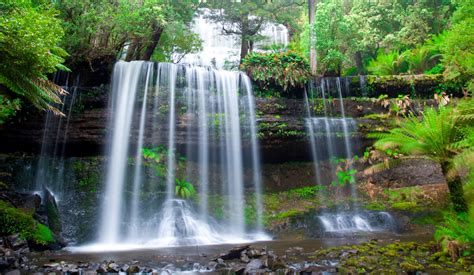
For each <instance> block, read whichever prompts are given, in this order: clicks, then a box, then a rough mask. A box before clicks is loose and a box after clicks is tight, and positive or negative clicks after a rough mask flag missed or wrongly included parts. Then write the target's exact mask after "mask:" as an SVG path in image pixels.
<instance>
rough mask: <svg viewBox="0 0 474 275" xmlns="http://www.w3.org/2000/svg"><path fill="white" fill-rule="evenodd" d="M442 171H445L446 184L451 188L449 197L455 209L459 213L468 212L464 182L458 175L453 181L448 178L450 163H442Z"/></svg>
mask: <svg viewBox="0 0 474 275" xmlns="http://www.w3.org/2000/svg"><path fill="white" fill-rule="evenodd" d="M441 169H442V170H443V175H444V176H445V178H446V182H447V184H448V188H449V196H450V198H451V202H452V203H453V209H454V211H456V212H457V213H461V212H467V210H468V207H467V203H466V199H465V198H464V192H463V189H462V181H461V177H460V176H459V175H456V176H455V177H454V178H453V179H448V178H447V177H446V175H447V173H448V170H449V163H442V164H441Z"/></svg>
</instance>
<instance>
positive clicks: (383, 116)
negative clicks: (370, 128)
mask: <svg viewBox="0 0 474 275" xmlns="http://www.w3.org/2000/svg"><path fill="white" fill-rule="evenodd" d="M388 118H389V115H388V114H375V113H373V114H367V115H365V116H363V117H361V118H360V119H371V120H386V119H388Z"/></svg>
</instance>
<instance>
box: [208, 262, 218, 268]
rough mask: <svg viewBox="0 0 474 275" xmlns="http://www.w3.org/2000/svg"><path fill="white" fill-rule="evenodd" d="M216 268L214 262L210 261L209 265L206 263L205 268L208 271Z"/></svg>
mask: <svg viewBox="0 0 474 275" xmlns="http://www.w3.org/2000/svg"><path fill="white" fill-rule="evenodd" d="M216 267H217V262H215V261H210V262H209V263H207V268H208V269H209V270H215V269H216Z"/></svg>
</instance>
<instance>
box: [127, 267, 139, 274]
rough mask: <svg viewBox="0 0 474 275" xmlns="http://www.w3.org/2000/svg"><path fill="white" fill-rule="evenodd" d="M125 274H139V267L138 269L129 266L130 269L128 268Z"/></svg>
mask: <svg viewBox="0 0 474 275" xmlns="http://www.w3.org/2000/svg"><path fill="white" fill-rule="evenodd" d="M126 272H127V273H138V272H140V267H138V265H131V266H130V267H128V269H127V270H126Z"/></svg>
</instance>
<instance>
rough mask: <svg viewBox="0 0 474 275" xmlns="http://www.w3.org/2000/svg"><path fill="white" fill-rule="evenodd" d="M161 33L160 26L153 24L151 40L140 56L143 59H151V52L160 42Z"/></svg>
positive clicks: (161, 28)
mask: <svg viewBox="0 0 474 275" xmlns="http://www.w3.org/2000/svg"><path fill="white" fill-rule="evenodd" d="M162 33H163V27H162V26H159V27H156V26H154V31H153V34H152V35H151V42H150V44H149V45H148V46H147V47H146V49H145V52H144V53H143V56H142V59H143V60H150V59H151V56H152V55H153V52H154V51H155V48H156V46H157V45H158V42H160V38H161V34H162Z"/></svg>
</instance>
